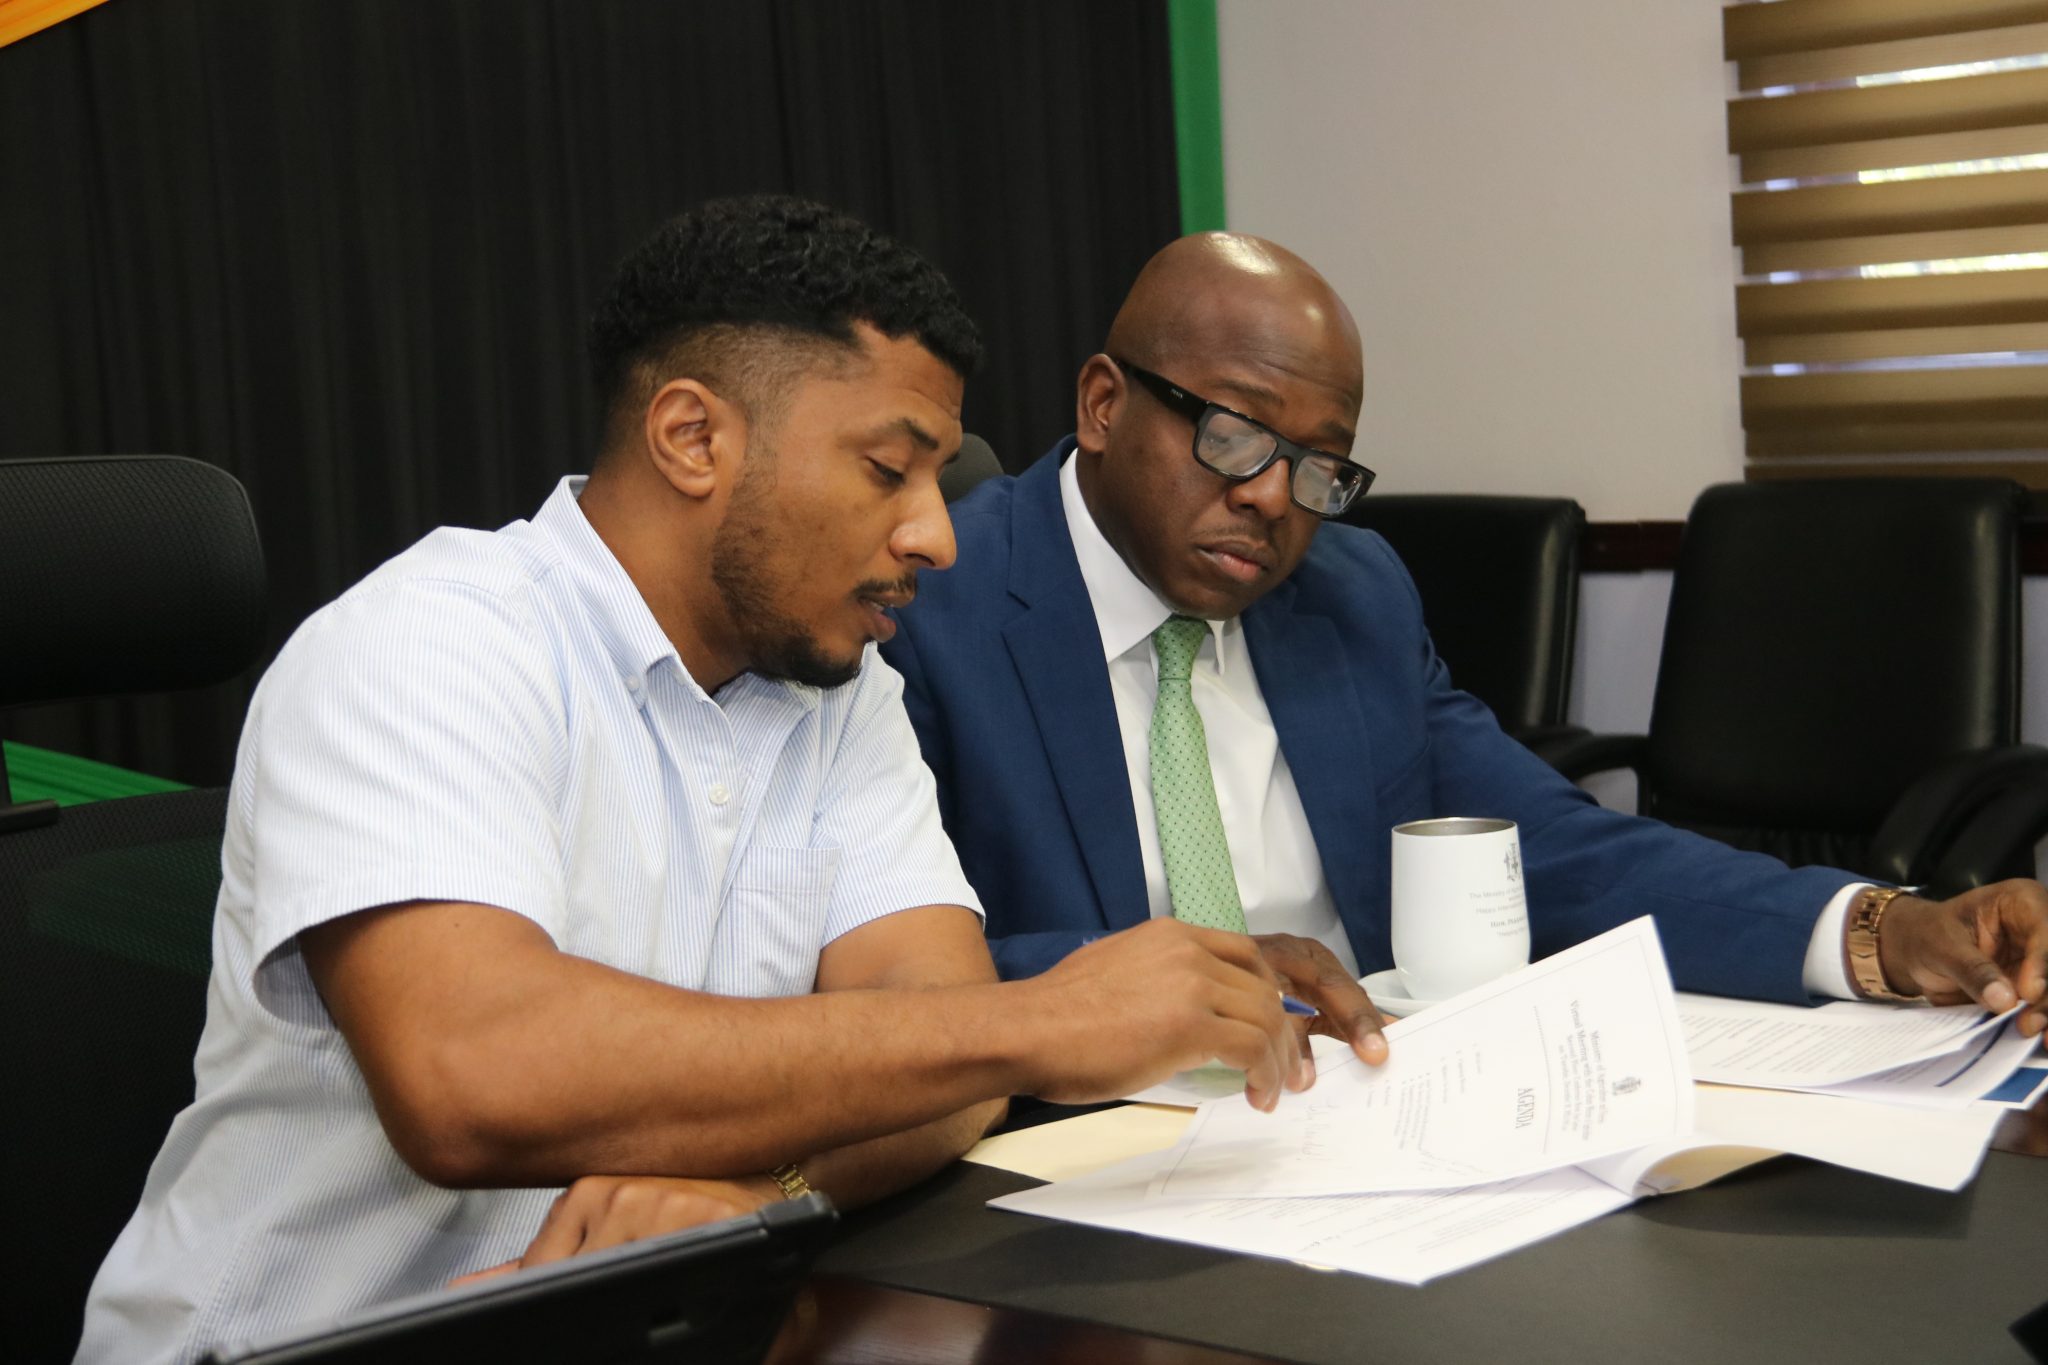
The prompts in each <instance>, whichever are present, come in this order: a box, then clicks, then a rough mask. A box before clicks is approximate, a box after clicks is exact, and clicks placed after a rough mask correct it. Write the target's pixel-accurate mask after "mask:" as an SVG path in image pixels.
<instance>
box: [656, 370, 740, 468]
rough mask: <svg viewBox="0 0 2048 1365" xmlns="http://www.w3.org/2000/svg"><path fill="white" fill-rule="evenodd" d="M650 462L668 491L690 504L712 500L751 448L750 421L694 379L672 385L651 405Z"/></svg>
mask: <svg viewBox="0 0 2048 1365" xmlns="http://www.w3.org/2000/svg"><path fill="white" fill-rule="evenodd" d="M643 436H644V438H645V440H646V442H647V456H648V459H649V460H650V461H652V462H653V465H654V468H655V470H656V472H658V473H659V474H660V475H661V476H662V478H664V479H666V480H668V483H669V486H670V487H672V488H674V489H675V490H676V491H677V492H678V493H681V494H682V495H683V496H684V497H687V498H708V497H710V496H712V495H713V494H714V493H716V492H717V491H718V488H719V484H720V482H721V480H722V479H724V478H725V477H726V476H728V475H729V474H730V473H731V472H732V471H733V470H735V469H737V468H738V465H739V460H740V457H741V455H742V454H743V453H744V452H745V450H746V448H747V419H746V414H745V413H743V412H742V411H741V410H740V408H739V405H738V404H736V403H731V402H728V401H727V400H725V399H723V398H720V397H719V396H718V395H717V394H716V393H713V392H712V391H711V390H710V389H709V388H707V387H706V386H705V385H704V384H703V383H701V382H699V381H698V380H695V379H671V380H669V381H668V383H666V384H664V385H662V386H661V388H660V389H659V390H657V391H656V393H655V395H654V397H653V398H651V399H649V400H648V403H647V414H646V420H645V423H644V430H643Z"/></svg>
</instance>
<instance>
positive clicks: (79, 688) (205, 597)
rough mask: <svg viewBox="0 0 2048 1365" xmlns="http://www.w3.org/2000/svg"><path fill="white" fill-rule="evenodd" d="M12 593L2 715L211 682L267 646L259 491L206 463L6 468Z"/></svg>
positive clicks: (0, 477)
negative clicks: (256, 511)
mask: <svg viewBox="0 0 2048 1365" xmlns="http://www.w3.org/2000/svg"><path fill="white" fill-rule="evenodd" d="M0 585H4V588H0V641H5V644H4V646H0V706H19V705H25V704H27V703H31V702H47V701H74V700H83V699H85V698H89V697H102V696H115V695H121V694H126V693H133V692H164V691H171V690H174V689H177V688H185V687H201V686H204V685H206V684H208V683H215V682H219V681H221V680H222V679H223V678H227V677H229V676H232V675H233V674H235V673H238V672H240V671H241V670H242V669H244V668H246V667H247V666H248V665H249V663H250V662H251V661H252V660H253V659H254V658H255V656H256V652H257V650H258V649H259V648H260V646H261V644H262V635H263V596H264V581H263V551H262V548H261V546H260V545H259V543H258V541H257V538H256V520H255V517H254V515H253V514H252V513H251V512H250V510H249V499H248V496H247V494H245V493H244V492H243V491H242V485H241V484H240V483H238V482H236V480H235V477H234V476H233V475H232V474H229V473H228V472H227V471H225V470H223V469H219V468H216V467H215V466H213V465H209V464H204V463H201V462H200V461H198V460H188V459H185V458H183V457H180V456H175V455H96V456H84V457H71V458H49V459H27V460H0Z"/></svg>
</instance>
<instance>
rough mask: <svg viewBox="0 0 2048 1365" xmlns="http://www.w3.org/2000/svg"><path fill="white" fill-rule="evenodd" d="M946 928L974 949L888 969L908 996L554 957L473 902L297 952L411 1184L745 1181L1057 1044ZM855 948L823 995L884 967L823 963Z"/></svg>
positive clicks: (984, 1086)
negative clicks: (791, 990)
mask: <svg viewBox="0 0 2048 1365" xmlns="http://www.w3.org/2000/svg"><path fill="white" fill-rule="evenodd" d="M952 913H953V914H956V915H960V912H957V911H956V912H952ZM892 918H894V917H892ZM960 918H961V919H962V921H963V925H961V926H955V927H954V929H953V934H954V936H955V937H958V938H961V939H964V940H965V941H966V942H968V943H969V944H971V945H973V952H972V954H971V955H969V956H968V960H967V962H966V963H965V964H964V965H962V966H960V967H959V968H957V969H954V968H951V967H948V968H945V969H943V970H940V971H935V972H927V973H925V974H924V975H923V976H921V977H920V976H913V975H912V974H911V973H910V972H909V970H908V969H907V968H902V969H898V970H899V971H900V972H901V974H902V976H903V978H904V979H903V980H902V981H901V983H900V984H902V985H904V986H914V987H917V988H916V989H896V990H875V989H865V988H851V989H836V990H834V989H825V990H823V991H821V993H819V994H815V995H809V996H800V997H793V998H787V999H766V1000H760V999H738V998H733V997H727V996H718V995H709V994H704V993H701V992H694V991H686V990H680V989H677V988H676V987H673V986H668V985H664V984H662V983H660V982H656V981H652V980H648V979H646V978H644V977H640V976H635V975H633V974H631V973H627V972H623V971H618V970H615V969H613V968H610V967H606V966H603V965H601V964H598V963H595V962H591V961H588V960H586V959H582V958H576V957H571V956H568V955H565V954H563V953H560V952H558V951H557V950H556V949H555V947H554V945H553V944H552V943H551V942H549V941H548V939H547V937H546V936H545V935H544V934H541V933H540V932H539V931H538V930H537V929H535V928H534V927H533V926H532V925H530V924H529V923H527V922H526V921H523V920H520V919H518V917H516V916H512V915H509V914H507V913H506V912H503V911H496V910H491V909H489V908H486V907H465V906H460V905H453V904H448V905H426V906H410V907H395V908H393V909H392V910H390V911H374V912H367V913H365V914H363V915H358V916H351V917H350V919H349V921H343V922H337V924H336V925H335V926H323V929H322V930H320V931H316V932H315V933H312V934H308V935H302V936H301V944H302V947H303V949H304V951H305V953H306V956H307V963H308V966H309V968H310V969H312V970H313V972H314V976H315V980H316V982H318V983H319V984H320V986H321V990H322V996H323V999H325V1000H326V1001H327V1003H328V1008H329V1010H330V1012H331V1013H332V1014H333V1015H334V1017H335V1020H336V1022H337V1024H338V1025H339V1026H340V1027H341V1030H342V1033H343V1035H344V1036H345V1037H346V1038H347V1039H348V1042H349V1046H350V1048H351V1050H352V1051H353V1053H354V1055H355V1058H356V1061H357V1063H358V1065H359V1066H360V1068H361V1070H362V1072H363V1075H364V1077H365V1079H366V1081H367V1083H368V1086H369V1090H370V1094H371V1098H372V1100H373V1101H374V1102H375V1104H376V1106H377V1110H378V1113H379V1116H380V1118H381V1119H382V1120H383V1124H384V1128H385V1132H386V1134H387V1135H388V1136H389V1137H390V1139H391V1141H392V1144H393V1145H394V1147H396V1148H397V1150H398V1151H399V1154H400V1155H401V1156H402V1157H404V1159H405V1160H406V1161H407V1162H408V1163H409V1164H410V1165H412V1167H413V1168H414V1169H415V1170H417V1171H419V1172H420V1173H421V1174H422V1175H424V1176H426V1177H427V1178H428V1179H430V1180H434V1181H436V1182H437V1183H441V1184H446V1185H463V1186H471V1185H473V1186H499V1185H545V1184H564V1183H567V1182H568V1181H570V1180H572V1179H574V1178H576V1177H577V1176H579V1175H582V1174H585V1173H587V1172H590V1171H605V1172H610V1173H613V1174H617V1175H639V1174H659V1175H678V1176H738V1175H745V1174H750V1173H758V1172H761V1171H766V1170H769V1169H771V1168H773V1167H775V1166H778V1165H781V1164H782V1163H784V1162H788V1161H795V1160H800V1159H803V1158H806V1157H809V1156H812V1155H814V1154H816V1153H819V1152H824V1151H829V1150H832V1149H835V1148H840V1147H847V1146H852V1145H856V1144H860V1143H863V1142H866V1141H867V1140H869V1139H871V1138H876V1137H880V1136H882V1135H884V1134H887V1133H893V1132H898V1131H900V1130H904V1129H909V1128H916V1127H919V1126H920V1125H924V1124H929V1123H932V1122H934V1121H936V1120H940V1119H944V1118H946V1117H947V1116H950V1115H955V1114H958V1113H960V1112H961V1111H963V1110H967V1109H970V1108H971V1107H972V1106H975V1105H977V1104H982V1103H985V1102H987V1101H991V1100H996V1099H1000V1098H1003V1097H1006V1096H1008V1095H1009V1094H1011V1093H1013V1092H1014V1091H1016V1090H1018V1089H1020V1088H1026V1087H1028V1086H1029V1085H1030V1084H1031V1083H1032V1082H1033V1080H1034V1079H1035V1073H1034V1071H1033V1069H1032V1067H1031V1066H1030V1065H1029V1064H1028V1059H1029V1058H1030V1057H1033V1056H1041V1057H1042V1056H1056V1055H1059V1049H1060V1048H1062V1047H1066V1046H1070V1045H1071V1043H1068V1042H1062V1041H1061V1040H1060V1039H1058V1038H1057V1037H1053V1036H1051V1035H1055V1034H1057V1033H1058V1031H1059V1029H1060V1028H1061V1027H1062V1026H1063V1022H1062V1021H1063V1019H1064V1018H1065V1012H1062V1011H1058V1010H1042V1009H1033V1008H1031V1007H1030V1005H1029V1003H1028V1002H1027V1001H1026V999H1025V998H1024V997H1025V995H1028V994H1030V993H1031V992H1032V991H1033V990H1035V989H1036V988H1034V987H1032V986H1029V985H1026V986H1012V987H999V986H997V985H995V984H994V981H993V976H994V973H993V970H992V968H991V967H990V966H989V964H988V959H987V955H986V951H985V950H984V949H981V948H980V947H979V938H978V933H973V932H970V930H971V927H972V926H971V920H968V918H967V917H966V916H964V915H960ZM908 923H909V921H906V924H908ZM926 927H928V928H929V927H931V926H926ZM863 937H866V936H865V935H863V934H859V933H857V934H856V935H849V936H848V939H849V940H859V939H861V938H863ZM394 938H395V939H396V940H397V941H392V940H393V939H394ZM858 947H859V944H858V942H855V943H854V944H853V946H852V947H849V948H845V949H839V948H837V947H836V946H835V951H834V953H832V954H828V960H827V963H826V964H825V966H823V967H821V978H820V984H821V986H825V987H829V986H832V985H840V984H844V982H845V981H848V980H850V981H851V982H853V983H854V985H855V986H856V987H866V986H869V985H870V984H875V983H878V982H881V981H882V980H883V979H884V978H885V977H886V976H888V975H891V974H892V973H888V972H884V971H883V970H881V969H879V968H865V967H864V969H863V970H860V971H858V972H853V973H848V972H846V971H843V970H838V966H839V964H840V963H841V962H842V961H843V960H844V959H845V958H847V957H848V956H850V955H852V954H853V953H855V952H856V951H857V950H858ZM480 963H488V964H489V965H488V970H485V969H483V968H481V967H480V966H479V965H478V964H480ZM887 984H898V983H897V982H893V981H892V982H888V983H887ZM1019 992H1022V994H1019ZM1041 1035H1044V1036H1041Z"/></svg>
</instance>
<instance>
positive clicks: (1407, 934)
mask: <svg viewBox="0 0 2048 1365" xmlns="http://www.w3.org/2000/svg"><path fill="white" fill-rule="evenodd" d="M1393 861H1394V897H1393V925H1392V928H1393V938H1394V966H1395V967H1396V968H1398V969H1399V971H1400V975H1401V988H1402V989H1403V990H1404V991H1406V992H1407V993H1408V996H1409V998H1410V999H1413V1000H1443V999H1446V998H1448V997H1450V996H1453V995H1456V994H1458V992H1460V991H1465V990H1470V989H1471V988H1472V987H1474V986H1478V985H1481V984H1483V983H1485V982H1488V981H1491V980H1493V979H1494V978H1495V977H1497V976H1502V975H1505V974H1506V973H1508V972H1511V971H1513V970H1514V969H1515V968H1517V967H1520V966H1523V965H1525V964H1526V963H1527V962H1528V961H1529V901H1528V897H1527V896H1526V895H1525V894H1524V893H1523V889H1522V842H1521V838H1520V836H1519V834H1518V832H1517V831H1516V829H1515V822H1514V821H1512V820H1476V819H1468V818H1465V817H1452V818H1449V819H1443V820H1412V821H1410V822H1409V823H1407V824H1405V825H1396V826H1394V852H1393Z"/></svg>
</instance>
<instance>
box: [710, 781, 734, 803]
mask: <svg viewBox="0 0 2048 1365" xmlns="http://www.w3.org/2000/svg"><path fill="white" fill-rule="evenodd" d="M705 795H707V796H709V797H710V798H711V804H712V805H714V806H722V805H724V804H725V803H726V802H728V801H730V800H732V791H731V789H730V788H728V787H727V786H726V785H725V784H724V783H723V782H713V783H712V784H711V790H710V791H709V792H706V793H705Z"/></svg>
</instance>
